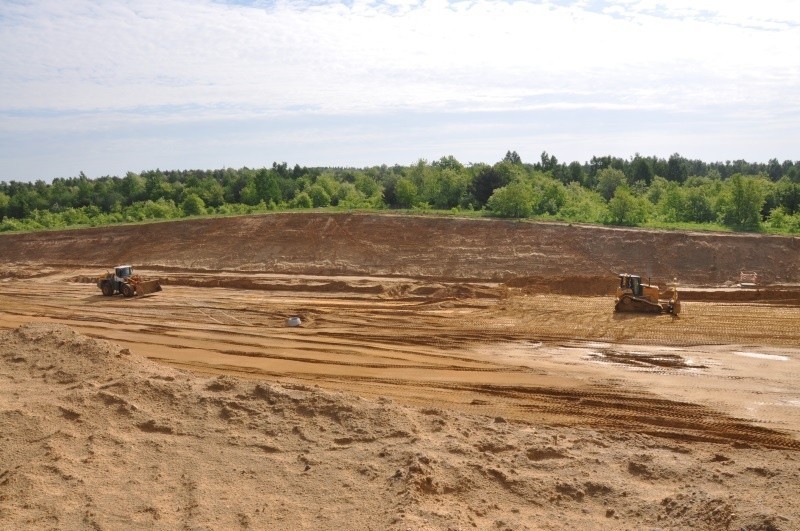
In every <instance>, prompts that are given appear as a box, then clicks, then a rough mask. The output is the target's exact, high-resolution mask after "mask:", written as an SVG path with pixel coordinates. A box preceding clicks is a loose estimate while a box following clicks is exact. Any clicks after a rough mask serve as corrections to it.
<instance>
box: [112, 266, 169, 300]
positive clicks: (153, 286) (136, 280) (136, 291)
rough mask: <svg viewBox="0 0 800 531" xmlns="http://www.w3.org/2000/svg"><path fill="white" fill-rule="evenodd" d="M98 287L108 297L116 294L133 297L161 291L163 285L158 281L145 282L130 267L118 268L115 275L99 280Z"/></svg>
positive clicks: (115, 269)
mask: <svg viewBox="0 0 800 531" xmlns="http://www.w3.org/2000/svg"><path fill="white" fill-rule="evenodd" d="M97 287H98V288H100V291H102V292H103V295H105V296H106V297H111V296H112V295H114V294H115V293H122V295H124V296H125V297H133V296H134V295H146V294H148V293H155V292H156V291H161V283H160V282H159V281H158V280H144V279H143V278H141V277H140V276H139V275H135V274H134V273H133V266H130V265H121V266H117V267H115V268H114V272H113V273H111V272H107V273H106V274H105V275H103V276H101V277H100V278H98V279H97Z"/></svg>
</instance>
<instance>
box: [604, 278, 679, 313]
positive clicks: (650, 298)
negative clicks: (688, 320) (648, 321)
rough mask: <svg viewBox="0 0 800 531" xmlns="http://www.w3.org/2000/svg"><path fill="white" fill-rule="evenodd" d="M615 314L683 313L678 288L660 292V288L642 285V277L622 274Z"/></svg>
mask: <svg viewBox="0 0 800 531" xmlns="http://www.w3.org/2000/svg"><path fill="white" fill-rule="evenodd" d="M614 311H615V312H639V313H671V314H673V315H678V314H679V313H680V312H681V301H680V300H678V288H677V286H676V285H673V286H670V287H669V288H667V289H666V290H665V291H659V289H658V286H653V285H651V284H650V282H649V280H648V283H647V284H643V283H642V277H640V276H639V275H631V274H628V273H620V275H619V286H618V287H617V299H616V301H615V304H614Z"/></svg>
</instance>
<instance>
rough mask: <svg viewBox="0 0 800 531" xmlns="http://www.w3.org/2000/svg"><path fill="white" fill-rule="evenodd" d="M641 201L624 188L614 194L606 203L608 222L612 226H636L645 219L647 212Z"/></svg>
mask: <svg viewBox="0 0 800 531" xmlns="http://www.w3.org/2000/svg"><path fill="white" fill-rule="evenodd" d="M643 201H646V199H639V198H637V197H636V196H634V195H633V194H632V193H631V192H630V190H628V188H627V187H625V186H620V187H618V188H617V189H616V191H615V192H614V197H612V198H611V200H610V201H609V202H608V221H609V222H610V223H611V224H613V225H638V224H640V223H642V222H643V221H645V219H647V210H646V207H645V205H644V204H643Z"/></svg>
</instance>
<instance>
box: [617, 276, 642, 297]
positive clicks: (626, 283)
mask: <svg viewBox="0 0 800 531" xmlns="http://www.w3.org/2000/svg"><path fill="white" fill-rule="evenodd" d="M619 287H620V288H622V289H630V290H631V291H632V292H633V296H634V297H641V296H642V277H640V276H639V275H628V274H625V273H623V274H621V275H620V276H619Z"/></svg>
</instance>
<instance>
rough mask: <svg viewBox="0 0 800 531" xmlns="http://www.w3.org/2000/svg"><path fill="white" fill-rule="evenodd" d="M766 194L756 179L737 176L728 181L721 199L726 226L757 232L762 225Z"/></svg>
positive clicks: (720, 208)
mask: <svg viewBox="0 0 800 531" xmlns="http://www.w3.org/2000/svg"><path fill="white" fill-rule="evenodd" d="M763 204H764V194H763V193H762V190H761V188H760V186H759V184H758V183H757V181H756V179H755V178H752V177H743V176H742V175H740V174H738V173H737V174H735V175H733V176H731V178H730V179H728V182H727V186H726V190H725V191H724V193H723V195H722V197H721V198H720V206H719V211H720V216H721V221H722V223H724V224H725V225H727V226H729V227H733V228H737V229H743V230H757V229H758V228H759V226H760V225H761V206H762V205H763Z"/></svg>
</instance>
